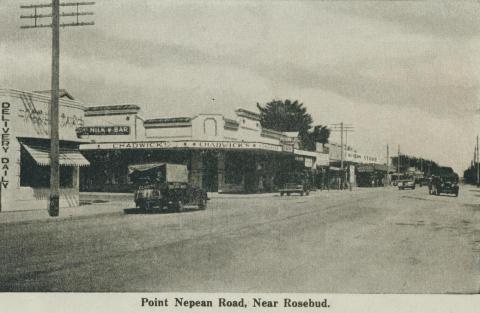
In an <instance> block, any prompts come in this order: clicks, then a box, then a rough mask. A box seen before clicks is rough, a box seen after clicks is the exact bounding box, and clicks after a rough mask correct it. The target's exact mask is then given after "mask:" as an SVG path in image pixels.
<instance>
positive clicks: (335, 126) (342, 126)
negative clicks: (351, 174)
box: [330, 122, 354, 190]
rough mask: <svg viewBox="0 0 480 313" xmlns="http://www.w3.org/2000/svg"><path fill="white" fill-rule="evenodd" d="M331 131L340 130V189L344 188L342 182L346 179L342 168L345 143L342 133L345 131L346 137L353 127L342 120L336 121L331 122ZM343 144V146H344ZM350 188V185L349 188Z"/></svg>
mask: <svg viewBox="0 0 480 313" xmlns="http://www.w3.org/2000/svg"><path fill="white" fill-rule="evenodd" d="M330 130H331V131H339V132H340V171H341V173H342V177H341V187H340V188H341V189H343V188H344V184H345V182H346V179H347V177H346V176H347V172H346V171H345V170H344V162H345V149H346V148H347V147H346V143H345V144H344V142H343V134H344V133H345V139H346V137H347V133H348V132H353V130H354V129H353V127H352V126H351V125H350V124H345V123H343V122H340V123H337V124H331V128H330ZM344 146H345V147H344ZM349 189H350V190H351V186H350V188H349Z"/></svg>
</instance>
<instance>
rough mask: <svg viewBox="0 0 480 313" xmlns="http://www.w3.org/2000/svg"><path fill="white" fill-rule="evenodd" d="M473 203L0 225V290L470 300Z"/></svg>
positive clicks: (360, 204) (391, 202)
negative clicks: (459, 296)
mask: <svg viewBox="0 0 480 313" xmlns="http://www.w3.org/2000/svg"><path fill="white" fill-rule="evenodd" d="M479 197H480V192H474V191H467V190H466V188H464V189H461V194H460V196H459V197H458V198H454V197H448V196H440V197H438V196H429V195H428V193H427V191H426V189H425V188H421V189H417V190H413V191H407V190H406V191H398V190H395V189H393V188H389V189H384V188H378V189H358V190H354V191H352V192H348V191H343V192H342V191H330V192H316V193H314V194H311V195H310V196H308V197H300V196H290V197H280V196H271V197H258V198H252V197H246V198H241V197H240V198H234V199H214V200H212V201H211V202H210V203H209V208H208V209H207V210H206V211H191V212H185V213H169V214H135V213H136V212H135V211H134V210H126V212H127V213H128V214H112V215H108V216H107V215H101V216H92V217H89V218H82V219H72V220H70V219H66V220H57V221H53V222H45V221H38V222H32V223H20V224H2V225H0V234H1V240H0V290H3V291H5V290H10V291H160V292H167V291H189V292H190V291H191V292H222V291H223V292H225V291H226V292H322V293H323V292H325V293H326V292H329V293H330V292H331V293H337V292H341V293H478V292H479V291H480V279H479V278H480V276H479V273H480V218H479V211H480V205H478V204H476V203H478V200H479Z"/></svg>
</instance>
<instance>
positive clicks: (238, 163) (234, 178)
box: [225, 153, 244, 185]
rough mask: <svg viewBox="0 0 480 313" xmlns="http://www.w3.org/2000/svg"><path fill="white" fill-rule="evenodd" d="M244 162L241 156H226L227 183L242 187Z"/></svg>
mask: <svg viewBox="0 0 480 313" xmlns="http://www.w3.org/2000/svg"><path fill="white" fill-rule="evenodd" d="M243 162H244V160H242V157H241V155H240V154H233V153H232V154H230V153H228V154H226V156H225V183H226V184H235V185H240V184H241V183H242V179H243V174H244V169H243V167H242V164H243Z"/></svg>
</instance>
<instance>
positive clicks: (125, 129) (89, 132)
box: [76, 126, 130, 137]
mask: <svg viewBox="0 0 480 313" xmlns="http://www.w3.org/2000/svg"><path fill="white" fill-rule="evenodd" d="M76 131H77V136H78V137H81V136H110V135H130V126H85V127H78V128H77V129H76Z"/></svg>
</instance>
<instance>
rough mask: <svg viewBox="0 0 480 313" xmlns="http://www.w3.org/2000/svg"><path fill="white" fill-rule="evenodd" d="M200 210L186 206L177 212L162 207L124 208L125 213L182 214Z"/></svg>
mask: <svg viewBox="0 0 480 313" xmlns="http://www.w3.org/2000/svg"><path fill="white" fill-rule="evenodd" d="M195 211H199V210H198V209H197V208H185V209H184V211H183V212H176V211H173V210H160V209H156V210H155V209H154V210H150V211H145V210H142V209H140V208H128V209H123V213H124V214H127V215H129V214H144V215H147V214H181V213H190V212H195Z"/></svg>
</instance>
